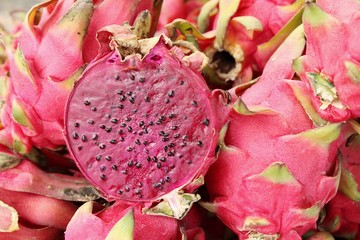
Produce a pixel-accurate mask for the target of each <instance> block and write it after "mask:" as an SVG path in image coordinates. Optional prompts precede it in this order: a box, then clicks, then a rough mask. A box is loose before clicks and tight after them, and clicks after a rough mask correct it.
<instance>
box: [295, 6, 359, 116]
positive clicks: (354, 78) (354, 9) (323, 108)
mask: <svg viewBox="0 0 360 240" xmlns="http://www.w3.org/2000/svg"><path fill="white" fill-rule="evenodd" d="M359 11H360V4H359V2H358V1H356V0H346V1H341V2H340V1H329V0H320V1H316V3H314V2H308V3H306V8H305V11H304V17H303V22H304V28H305V34H306V37H307V47H306V54H305V55H304V56H302V57H300V58H299V59H298V60H297V61H296V62H295V64H294V66H295V69H296V72H297V73H298V74H299V76H300V77H301V80H302V81H304V82H305V83H306V85H307V88H308V89H309V91H311V92H312V98H311V101H312V103H313V105H314V106H315V107H316V110H317V111H318V112H319V114H320V115H321V116H322V117H323V118H324V119H326V120H328V121H332V122H342V121H345V120H348V119H350V118H358V117H360V105H359V98H360V85H359V81H360V63H359V61H360V45H359V44H358V43H357V39H358V38H359V31H358V29H359V27H360V21H359V17H358V12H359Z"/></svg>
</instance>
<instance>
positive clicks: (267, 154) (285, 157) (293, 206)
mask: <svg viewBox="0 0 360 240" xmlns="http://www.w3.org/2000/svg"><path fill="white" fill-rule="evenodd" d="M304 43H305V40H304V36H303V30H302V28H301V27H299V28H298V29H296V30H295V31H294V32H293V33H292V34H291V35H290V37H289V38H288V39H287V40H286V41H285V42H284V44H283V45H282V46H281V47H280V48H279V49H278V50H277V51H276V52H275V54H274V55H273V56H272V58H271V59H270V61H269V63H268V64H267V65H266V67H265V69H264V73H263V75H262V76H261V77H260V79H259V80H258V82H256V83H255V84H254V85H253V86H252V87H250V88H249V89H247V90H246V91H245V92H244V93H243V94H242V96H241V97H240V98H239V99H238V101H237V102H236V103H235V105H234V107H233V110H232V111H231V112H230V114H229V122H228V124H227V127H226V128H224V129H223V130H222V132H221V134H220V136H221V140H220V143H221V144H220V153H219V156H218V160H217V161H216V162H215V163H214V164H213V165H212V166H211V167H210V169H209V171H208V173H207V175H206V178H205V182H206V186H207V189H208V191H209V194H210V202H209V203H206V202H204V203H202V205H203V206H204V207H206V208H207V209H209V210H211V211H213V212H215V213H216V214H217V215H218V217H219V218H220V219H221V220H223V222H224V223H225V224H226V225H227V226H228V227H229V228H231V229H232V230H233V231H234V232H235V233H237V234H238V236H239V238H240V239H284V240H288V239H292V240H295V239H301V236H302V235H303V234H304V233H306V232H307V231H308V230H310V229H313V228H315V227H316V221H317V219H318V216H319V213H320V210H321V209H322V207H323V206H324V205H325V204H326V203H327V202H328V201H329V200H330V199H331V198H333V197H334V195H335V193H336V191H337V187H338V182H339V175H340V173H339V172H340V171H339V168H338V167H337V158H336V157H337V155H336V153H337V141H338V139H339V136H340V124H326V122H325V121H323V120H322V119H321V118H319V116H317V114H316V112H315V110H314V109H313V108H312V106H311V104H310V100H308V99H307V97H308V93H307V91H306V88H305V87H304V86H303V84H302V82H301V81H297V80H289V79H291V78H292V77H293V75H294V72H293V71H292V69H291V64H292V60H293V59H295V58H296V57H298V56H299V55H300V54H301V53H302V51H303V47H304Z"/></svg>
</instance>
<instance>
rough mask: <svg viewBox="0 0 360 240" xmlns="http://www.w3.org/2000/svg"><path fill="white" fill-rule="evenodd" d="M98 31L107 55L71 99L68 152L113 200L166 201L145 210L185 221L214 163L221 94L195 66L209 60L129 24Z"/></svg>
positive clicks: (85, 76) (93, 66) (86, 75)
mask: <svg viewBox="0 0 360 240" xmlns="http://www.w3.org/2000/svg"><path fill="white" fill-rule="evenodd" d="M98 35H99V41H100V42H102V49H103V51H104V54H102V55H100V57H99V58H98V59H96V61H94V62H93V63H92V64H90V65H89V66H88V68H87V69H86V71H85V72H84V73H83V75H82V77H81V78H80V80H79V81H78V82H77V83H76V85H75V87H74V90H73V91H72V93H71V95H70V97H69V99H68V103H67V108H66V116H65V133H66V139H67V145H68V148H69V151H70V152H71V153H72V155H73V157H74V159H75V160H76V163H77V165H78V167H79V169H80V170H81V171H82V173H83V174H84V175H85V176H86V177H87V178H88V179H89V180H90V181H91V182H92V183H93V184H94V185H95V186H97V187H98V188H99V190H100V191H101V192H102V193H103V194H104V196H105V197H106V198H107V199H109V200H110V199H121V200H126V201H134V202H138V201H140V202H145V203H152V202H157V201H158V200H160V199H164V200H165V201H162V202H160V203H159V204H158V205H157V206H156V207H154V208H152V209H148V210H147V212H160V213H161V214H165V215H170V216H172V217H176V218H182V217H183V216H184V213H185V212H186V211H187V210H188V209H189V207H190V206H191V204H192V203H193V202H195V201H197V200H199V195H197V194H192V192H193V190H194V189H196V188H197V187H198V186H199V185H201V184H202V181H203V175H204V173H205V172H206V170H207V169H208V167H209V165H210V164H211V163H212V162H213V161H214V160H215V150H216V145H217V140H218V132H217V130H218V123H217V120H216V117H215V112H214V110H213V107H212V105H213V101H211V100H210V99H213V97H212V96H217V95H216V94H214V95H212V94H211V92H210V90H209V89H208V87H207V86H206V84H205V81H204V80H203V78H202V77H201V75H200V74H199V73H198V72H197V71H196V70H198V69H199V68H200V67H201V66H202V65H204V62H206V58H205V56H204V55H203V54H202V53H200V52H194V53H193V54H191V55H188V56H185V55H184V53H183V51H182V50H181V48H178V47H172V46H171V41H170V40H169V39H167V38H166V37H165V36H160V37H156V38H150V39H146V40H145V39H144V40H138V39H137V36H136V35H134V34H133V33H132V32H131V30H130V29H129V28H127V27H120V26H115V25H114V26H109V27H108V28H105V29H103V30H102V31H100V32H99V34H98ZM109 39H110V42H109ZM109 46H110V47H112V48H115V49H116V50H115V51H110V50H112V49H111V48H109ZM215 100H217V99H215ZM144 211H145V210H144Z"/></svg>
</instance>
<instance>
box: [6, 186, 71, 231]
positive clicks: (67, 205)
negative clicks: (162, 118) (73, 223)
mask: <svg viewBox="0 0 360 240" xmlns="http://www.w3.org/2000/svg"><path fill="white" fill-rule="evenodd" d="M0 200H1V201H2V202H4V203H6V204H8V205H10V206H11V207H13V208H15V209H16V211H17V212H18V214H19V217H20V218H21V219H23V220H26V221H27V222H29V223H31V224H35V225H39V226H49V227H55V228H58V229H63V230H65V228H66V226H67V224H68V222H69V221H70V219H71V217H72V216H73V215H74V213H75V211H76V209H77V207H76V206H75V205H74V204H73V203H71V202H67V201H63V200H59V199H55V198H50V197H46V196H42V195H36V194H32V193H25V192H15V191H9V190H5V189H2V188H0Z"/></svg>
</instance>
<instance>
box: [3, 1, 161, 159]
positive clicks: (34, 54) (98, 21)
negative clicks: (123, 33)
mask: <svg viewBox="0 0 360 240" xmlns="http://www.w3.org/2000/svg"><path fill="white" fill-rule="evenodd" d="M153 4H154V1H122V0H103V1H99V0H98V1H94V2H93V1H91V0H78V1H74V0H61V1H55V0H50V1H47V2H44V3H40V4H38V5H36V6H34V7H33V8H32V9H31V10H30V11H29V12H28V14H27V16H26V19H25V22H24V25H23V26H22V27H21V28H20V31H19V32H18V33H17V35H19V37H17V38H16V39H15V40H14V42H13V45H8V46H7V53H8V58H9V61H10V77H11V81H10V82H9V86H8V87H7V88H8V89H7V91H8V92H9V93H8V95H7V99H6V103H5V106H4V108H3V114H2V117H1V121H2V123H3V124H4V126H6V129H5V130H4V131H3V132H2V133H1V135H2V139H1V140H2V143H3V144H7V145H9V146H12V147H13V148H14V149H16V150H17V151H18V152H20V153H27V152H29V151H30V150H31V148H32V146H36V147H38V148H48V149H58V148H59V147H63V146H65V140H64V136H63V132H62V131H63V127H64V126H63V121H64V119H63V117H64V107H65V102H66V99H67V96H68V94H69V92H70V91H71V89H72V87H73V84H74V81H75V80H76V79H77V77H78V76H79V75H80V74H81V72H82V71H83V70H84V68H85V66H86V64H87V63H88V62H89V61H91V60H92V59H93V58H95V56H96V55H97V53H98V43H97V42H96V38H95V35H96V32H97V30H99V29H100V27H102V26H103V25H106V24H111V23H115V22H116V23H119V24H121V23H123V22H125V21H128V22H130V23H132V22H133V21H134V19H135V18H136V16H137V15H138V13H139V12H140V11H142V10H144V9H148V10H149V11H150V13H152V12H153V10H154V9H153ZM114 5H117V6H118V8H117V7H113V6H114ZM122 9H126V11H123V10H122ZM73 16H76V17H74V18H73ZM156 19H157V17H156V16H153V20H154V22H156Z"/></svg>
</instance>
